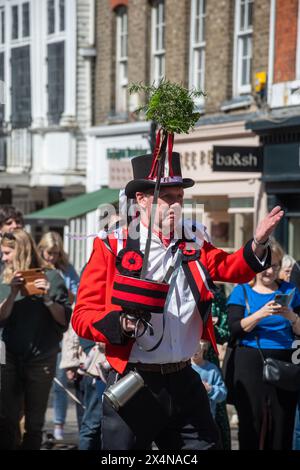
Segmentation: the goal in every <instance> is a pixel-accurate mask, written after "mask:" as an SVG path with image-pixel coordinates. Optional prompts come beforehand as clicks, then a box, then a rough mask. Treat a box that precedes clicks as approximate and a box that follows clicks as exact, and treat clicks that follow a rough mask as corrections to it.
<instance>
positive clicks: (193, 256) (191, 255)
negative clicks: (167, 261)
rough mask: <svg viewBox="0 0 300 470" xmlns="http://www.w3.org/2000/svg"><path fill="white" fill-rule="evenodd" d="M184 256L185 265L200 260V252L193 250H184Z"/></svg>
mask: <svg viewBox="0 0 300 470" xmlns="http://www.w3.org/2000/svg"><path fill="white" fill-rule="evenodd" d="M182 254H183V257H182V261H183V262H185V263H188V262H189V261H196V260H197V259H199V256H200V250H193V249H191V250H189V249H187V248H184V249H183V250H182Z"/></svg>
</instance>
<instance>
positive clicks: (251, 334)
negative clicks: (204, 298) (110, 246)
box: [228, 242, 300, 450]
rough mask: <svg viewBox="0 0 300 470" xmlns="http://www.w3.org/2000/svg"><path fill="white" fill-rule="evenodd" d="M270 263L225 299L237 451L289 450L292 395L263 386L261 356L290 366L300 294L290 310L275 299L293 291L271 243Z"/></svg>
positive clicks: (298, 322) (277, 250)
mask: <svg viewBox="0 0 300 470" xmlns="http://www.w3.org/2000/svg"><path fill="white" fill-rule="evenodd" d="M271 251H272V263H271V266H269V267H268V269H266V270H264V271H262V272H261V273H259V274H257V276H256V278H255V280H254V282H253V283H252V284H251V285H249V284H244V285H238V286H237V287H235V288H234V290H233V291H232V293H231V295H230V297H229V300H228V315H229V317H228V320H229V327H230V331H231V335H232V343H233V342H234V341H235V342H236V343H237V345H236V347H235V348H234V365H233V392H234V401H235V406H236V409H237V413H238V418H239V445H240V447H239V448H240V450H245V449H246V450H254V449H272V450H289V449H291V448H292V437H293V429H294V418H295V409H296V403H297V395H298V393H297V392H293V391H287V390H284V389H281V388H279V387H275V386H274V385H271V384H268V383H265V382H264V381H263V361H262V357H261V352H262V354H263V356H264V357H265V358H266V357H270V358H274V359H279V360H282V361H287V362H291V355H292V352H293V350H292V344H293V341H294V338H295V335H299V334H300V320H299V314H300V292H299V291H296V292H295V293H294V295H293V299H292V301H291V304H290V306H289V307H283V306H281V305H280V304H278V303H276V301H275V296H276V294H289V293H291V292H292V291H293V288H294V286H293V285H292V284H290V283H288V282H286V281H280V280H279V279H278V276H279V272H280V268H281V261H282V258H283V250H282V249H281V247H280V246H279V245H278V244H277V243H276V242H274V243H272V247H271Z"/></svg>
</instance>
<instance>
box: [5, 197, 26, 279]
mask: <svg viewBox="0 0 300 470" xmlns="http://www.w3.org/2000/svg"><path fill="white" fill-rule="evenodd" d="M23 227H24V219H23V214H22V212H21V211H20V210H19V209H16V208H15V207H14V206H10V205H7V204H5V205H2V206H0V236H2V235H3V234H4V233H7V232H12V231H13V230H16V229H17V228H23ZM3 269H4V263H3V262H2V254H1V252H0V273H1V272H2V270H3Z"/></svg>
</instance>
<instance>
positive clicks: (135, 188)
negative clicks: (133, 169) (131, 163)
mask: <svg viewBox="0 0 300 470" xmlns="http://www.w3.org/2000/svg"><path fill="white" fill-rule="evenodd" d="M194 184H195V181H194V180H192V179H191V178H183V179H182V182H174V181H172V182H168V183H161V185H160V187H161V188H164V187H165V186H178V187H180V188H183V189H185V188H191V187H192V186H194ZM154 187H155V181H152V180H147V179H136V180H132V181H129V183H127V185H126V187H125V194H126V196H127V197H128V198H129V199H134V198H135V193H137V192H141V193H142V192H144V191H147V190H149V189H154Z"/></svg>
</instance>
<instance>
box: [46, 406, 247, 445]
mask: <svg viewBox="0 0 300 470" xmlns="http://www.w3.org/2000/svg"><path fill="white" fill-rule="evenodd" d="M232 412H233V410H232V407H229V408H228V413H229V416H230V417H231V415H232ZM44 430H45V433H49V434H53V408H52V397H50V400H49V406H48V410H47V414H46V422H45V426H44ZM231 438H232V449H233V450H238V442H237V426H236V425H234V426H231ZM48 446H49V448H53V449H55V450H73V449H74V448H77V446H78V428H77V421H76V408H75V404H74V403H73V402H72V401H71V400H69V406H68V413H67V421H66V424H65V430H64V440H63V441H62V442H61V443H58V442H57V443H54V442H53V441H51V440H49V441H48Z"/></svg>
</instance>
